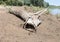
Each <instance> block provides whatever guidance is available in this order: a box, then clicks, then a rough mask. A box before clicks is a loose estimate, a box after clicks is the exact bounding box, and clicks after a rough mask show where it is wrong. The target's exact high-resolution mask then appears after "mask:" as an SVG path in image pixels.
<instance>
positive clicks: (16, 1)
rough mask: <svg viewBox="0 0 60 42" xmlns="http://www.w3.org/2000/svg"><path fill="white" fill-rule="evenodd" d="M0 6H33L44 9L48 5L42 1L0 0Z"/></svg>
mask: <svg viewBox="0 0 60 42" xmlns="http://www.w3.org/2000/svg"><path fill="white" fill-rule="evenodd" d="M0 4H6V5H13V6H22V5H28V6H30V5H33V6H39V7H45V6H46V4H47V6H48V5H49V4H48V3H46V2H45V3H44V0H0Z"/></svg>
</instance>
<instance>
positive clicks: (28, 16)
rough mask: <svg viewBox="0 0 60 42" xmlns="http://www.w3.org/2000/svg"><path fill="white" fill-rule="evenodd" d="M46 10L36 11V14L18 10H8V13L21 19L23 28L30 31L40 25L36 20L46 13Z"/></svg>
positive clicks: (39, 21)
mask: <svg viewBox="0 0 60 42" xmlns="http://www.w3.org/2000/svg"><path fill="white" fill-rule="evenodd" d="M46 11H47V9H43V10H41V11H38V12H36V13H29V12H27V11H25V10H18V9H13V8H11V9H10V10H9V12H10V13H12V14H14V15H17V16H19V17H21V18H22V19H23V20H24V21H25V24H24V26H23V27H24V28H26V29H27V28H28V29H29V28H31V29H35V30H36V27H37V26H38V25H39V24H40V23H41V20H40V19H39V18H38V17H39V16H40V15H41V14H44V12H46Z"/></svg>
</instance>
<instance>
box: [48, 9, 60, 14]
mask: <svg viewBox="0 0 60 42" xmlns="http://www.w3.org/2000/svg"><path fill="white" fill-rule="evenodd" d="M49 13H50V14H52V15H56V14H60V9H58V8H56V9H49Z"/></svg>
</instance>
